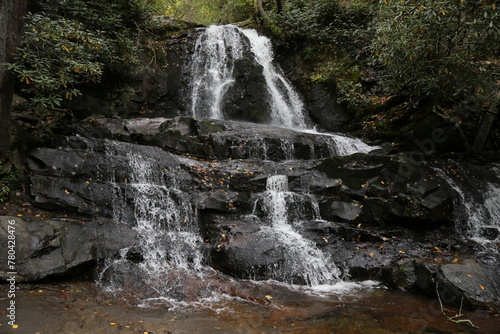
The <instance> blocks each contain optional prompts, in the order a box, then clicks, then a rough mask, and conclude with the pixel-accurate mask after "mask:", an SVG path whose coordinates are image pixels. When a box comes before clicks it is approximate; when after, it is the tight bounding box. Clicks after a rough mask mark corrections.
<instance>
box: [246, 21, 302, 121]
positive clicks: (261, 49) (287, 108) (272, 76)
mask: <svg viewBox="0 0 500 334" xmlns="http://www.w3.org/2000/svg"><path fill="white" fill-rule="evenodd" d="M241 32H242V33H243V34H244V35H245V36H246V37H247V38H248V39H249V41H250V44H251V45H252V52H253V53H254V55H255V60H256V61H257V62H258V63H259V64H260V65H262V69H263V74H264V78H265V79H266V83H267V88H268V91H269V94H270V102H271V103H270V104H271V109H270V110H271V119H272V122H273V124H274V125H277V126H284V127H287V128H293V129H305V128H306V120H305V116H304V105H303V103H302V100H301V99H300V97H299V95H298V94H297V92H295V90H294V89H293V87H292V86H291V85H290V83H289V82H288V80H287V79H286V78H285V77H284V75H283V74H282V73H281V70H280V69H279V67H276V66H275V65H274V64H273V59H274V54H273V51H272V45H271V41H270V40H269V38H267V37H265V36H260V35H259V34H257V32H256V31H255V30H250V29H245V30H241Z"/></svg>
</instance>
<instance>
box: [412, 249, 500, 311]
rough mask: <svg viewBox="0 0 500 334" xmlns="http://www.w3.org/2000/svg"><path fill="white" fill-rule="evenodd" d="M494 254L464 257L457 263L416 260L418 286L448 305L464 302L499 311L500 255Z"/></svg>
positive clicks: (467, 305) (416, 282)
mask: <svg viewBox="0 0 500 334" xmlns="http://www.w3.org/2000/svg"><path fill="white" fill-rule="evenodd" d="M494 257H495V256H493V258H490V259H476V258H472V257H468V256H462V257H459V261H455V263H447V264H442V265H441V264H437V263H432V262H430V261H428V260H427V261H426V260H422V259H418V260H415V261H414V265H415V274H416V281H415V284H414V287H415V288H416V290H417V291H419V292H421V293H425V294H427V295H429V296H433V297H435V298H440V299H441V301H442V302H443V303H444V304H454V305H461V304H462V303H463V305H464V306H465V307H469V308H479V309H490V310H497V311H498V309H499V307H500V298H499V296H500V282H499V280H498V277H499V276H498V273H499V269H498V258H494ZM497 257H498V256H497ZM438 294H439V295H438Z"/></svg>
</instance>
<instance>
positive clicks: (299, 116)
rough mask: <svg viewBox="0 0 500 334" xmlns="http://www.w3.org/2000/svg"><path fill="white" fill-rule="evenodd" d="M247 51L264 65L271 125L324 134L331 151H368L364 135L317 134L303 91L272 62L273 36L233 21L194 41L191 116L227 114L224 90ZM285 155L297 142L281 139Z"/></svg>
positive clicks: (220, 116) (288, 155) (289, 157)
mask: <svg viewBox="0 0 500 334" xmlns="http://www.w3.org/2000/svg"><path fill="white" fill-rule="evenodd" d="M248 52H249V53H250V54H251V55H252V56H253V58H254V60H255V61H256V62H257V63H259V64H260V65H261V66H262V74H263V77H264V78H265V81H266V84H267V92H268V95H267V96H263V97H262V98H263V99H268V105H269V114H270V118H271V125H274V126H278V127H284V128H289V129H294V130H298V131H303V132H307V133H313V134H317V135H322V136H326V139H327V140H326V141H325V142H326V143H327V145H328V147H329V151H330V153H331V155H350V154H353V153H358V152H361V153H367V152H370V151H371V150H373V149H375V148H376V147H371V146H369V145H367V144H365V143H363V142H362V141H361V140H359V139H356V138H349V137H344V136H340V135H334V134H324V133H318V132H316V131H314V130H312V129H311V128H310V127H308V125H307V123H308V121H307V117H306V116H305V108H304V104H303V102H302V100H301V99H300V96H299V94H298V93H297V92H296V91H295V90H294V88H293V87H292V85H291V84H290V82H289V81H288V80H287V79H286V78H285V76H284V75H283V73H282V71H281V69H280V68H279V67H278V66H277V65H276V64H274V53H273V49H272V44H271V41H270V40H269V38H267V37H265V36H261V35H259V34H258V33H257V32H256V31H255V30H253V29H241V28H238V27H236V26H233V25H224V26H210V27H208V28H207V29H206V30H205V31H204V32H203V33H202V34H201V35H200V36H199V37H198V40H197V41H196V45H195V51H194V54H193V57H192V62H191V66H190V72H191V74H192V78H191V84H190V85H191V95H190V98H191V106H190V112H191V115H192V116H193V117H195V118H210V119H225V116H224V112H223V110H222V101H223V99H224V94H225V93H226V92H227V91H228V89H229V88H230V87H231V85H233V83H234V82H235V79H234V77H233V70H234V61H235V60H237V59H239V58H242V57H244V56H247V54H248ZM281 144H282V148H283V151H284V152H285V158H286V159H287V160H293V159H294V148H293V142H292V141H291V140H290V139H288V138H283V139H282V140H281Z"/></svg>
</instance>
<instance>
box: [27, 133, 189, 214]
mask: <svg viewBox="0 0 500 334" xmlns="http://www.w3.org/2000/svg"><path fill="white" fill-rule="evenodd" d="M65 144H66V147H61V148H59V149H49V148H41V149H37V150H35V151H33V152H32V153H31V155H30V157H29V162H28V165H29V168H30V170H31V171H32V175H31V187H30V190H31V194H32V196H33V197H32V198H33V203H34V204H35V205H37V206H38V207H40V208H44V209H48V210H59V211H65V212H70V213H79V214H82V215H84V216H101V217H112V216H113V202H112V201H113V198H114V193H115V191H117V190H116V189H120V188H121V189H123V192H124V194H125V196H127V197H130V199H132V198H133V197H134V194H133V191H132V190H131V189H130V186H129V183H130V182H131V180H129V178H130V175H131V174H132V169H133V168H134V166H133V163H131V160H130V157H128V154H132V155H133V154H134V153H137V152H140V154H141V155H142V158H141V159H142V160H143V161H154V162H155V163H156V164H158V165H159V166H161V168H158V169H157V170H154V171H151V172H149V173H150V174H149V175H150V176H151V177H156V178H157V180H158V181H159V182H162V181H163V180H165V179H170V178H171V177H172V173H173V171H175V169H176V168H178V166H179V161H178V160H177V158H175V157H174V156H173V155H172V154H170V153H167V152H165V151H163V150H161V149H159V148H155V147H146V146H139V145H135V144H130V143H118V144H117V145H109V143H108V142H106V141H105V140H92V141H89V140H86V139H84V138H80V137H69V138H67V140H66V143H65ZM145 172H146V171H145ZM178 173H179V174H182V173H181V172H178ZM183 177H187V174H183V175H178V177H177V179H179V180H181V183H182V180H183Z"/></svg>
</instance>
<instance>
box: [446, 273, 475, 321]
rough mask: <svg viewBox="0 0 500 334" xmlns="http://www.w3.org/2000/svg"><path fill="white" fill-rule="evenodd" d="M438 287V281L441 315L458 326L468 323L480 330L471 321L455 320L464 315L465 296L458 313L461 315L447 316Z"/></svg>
mask: <svg viewBox="0 0 500 334" xmlns="http://www.w3.org/2000/svg"><path fill="white" fill-rule="evenodd" d="M438 286H439V285H438V282H437V281H436V294H437V297H438V301H439V306H441V313H442V314H443V315H444V317H445V318H446V319H447V320H448V321H451V322H453V323H456V324H458V323H462V322H466V323H468V324H469V325H471V326H472V327H474V328H479V327H477V326H476V325H474V324H473V323H472V321H471V320H470V319H455V318H459V317H461V316H462V315H463V314H462V306H463V303H464V296H462V301H461V302H460V310H459V312H458V313H459V314H457V315H455V316H454V317H450V316H447V315H446V313H445V312H444V307H443V302H442V301H441V296H440V295H439V289H438Z"/></svg>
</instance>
